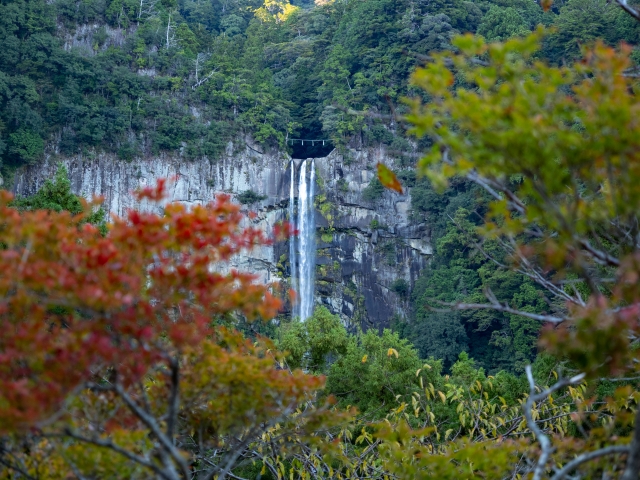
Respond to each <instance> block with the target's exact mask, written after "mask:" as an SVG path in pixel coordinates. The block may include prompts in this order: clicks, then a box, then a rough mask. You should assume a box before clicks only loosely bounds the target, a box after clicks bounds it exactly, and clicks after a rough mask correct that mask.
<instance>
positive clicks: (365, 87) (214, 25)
mask: <svg viewBox="0 0 640 480" xmlns="http://www.w3.org/2000/svg"><path fill="white" fill-rule="evenodd" d="M539 24H543V25H548V26H552V27H554V30H553V33H552V34H550V35H549V36H548V37H547V39H546V40H545V44H544V48H543V50H542V52H541V54H542V55H543V56H544V57H545V58H547V59H549V60H550V61H551V62H554V63H563V62H572V61H574V60H575V59H577V58H578V57H579V55H580V46H581V45H588V44H589V43H590V42H592V41H593V40H594V39H595V38H602V39H604V40H605V41H606V42H607V43H609V44H616V43H618V42H620V41H626V42H629V43H631V44H637V42H638V35H639V33H640V30H639V28H638V26H637V22H635V21H634V20H633V19H631V18H630V17H629V16H628V15H626V14H625V13H624V12H622V11H621V9H619V8H617V7H616V6H615V5H611V4H610V3H609V2H606V1H605V0H569V1H566V2H562V3H558V4H555V5H554V6H553V8H552V9H551V10H550V11H549V12H547V13H544V12H543V11H542V9H541V8H540V6H539V5H538V4H536V3H535V2H530V1H525V0H514V1H507V0H500V1H496V2H490V1H475V2H472V1H463V0H442V1H438V2H427V1H423V0H400V1H396V0H367V1H355V0H354V1H343V0H336V1H326V2H324V1H319V2H317V5H314V4H312V3H311V2H307V1H305V2H303V1H298V2H293V4H290V3H288V2H287V1H284V0H268V1H265V2H264V3H263V2H261V1H259V0H233V1H218V0H212V1H199V0H198V1H195V0H179V1H176V0H56V1H45V0H33V1H8V0H3V1H2V2H0V41H1V42H2V45H3V49H2V52H0V75H1V77H0V115H1V116H0V121H1V122H2V123H0V132H1V133H2V142H1V143H0V158H1V159H2V171H3V172H4V174H5V175H7V174H8V173H9V172H10V170H11V169H13V168H15V167H17V166H20V165H24V164H29V163H33V162H36V161H37V160H39V159H40V158H42V155H43V150H44V148H45V145H56V147H57V148H58V151H59V152H60V153H61V154H63V155H72V154H77V153H89V152H96V151H101V150H105V151H109V152H114V153H116V154H117V155H118V157H119V158H121V159H124V160H131V159H133V158H135V157H138V156H141V155H147V154H157V153H158V152H160V151H173V152H179V153H180V155H182V156H184V157H185V158H187V159H202V158H208V159H209V160H210V161H215V159H216V158H218V157H219V155H220V154H221V152H222V151H223V150H224V148H225V146H226V143H227V141H228V140H229V139H231V138H235V134H236V133H237V132H244V133H247V134H249V135H251V137H252V138H253V139H255V141H257V142H259V143H261V144H263V145H264V147H265V148H279V149H285V148H287V145H286V139H287V138H289V137H295V138H312V139H332V141H333V145H337V146H343V145H346V144H349V143H352V144H353V143H354V142H355V144H360V145H361V144H365V145H379V144H385V145H387V146H389V149H390V150H392V151H395V152H397V154H401V153H407V152H409V151H411V150H412V148H411V145H410V144H409V143H408V142H407V141H406V139H405V135H404V129H403V127H402V125H401V124H398V123H397V122H396V121H394V120H393V119H384V118H380V116H379V115H367V114H366V113H367V112H368V113H369V114H389V113H391V109H394V108H395V109H396V111H397V113H402V112H403V111H405V110H404V109H403V107H402V106H401V98H402V97H403V96H405V95H409V96H412V95H415V94H417V93H418V91H417V90H415V89H412V88H411V87H409V86H408V81H407V79H408V76H409V74H410V73H411V72H412V71H413V70H414V68H415V66H416V65H417V64H420V63H421V62H422V61H421V60H420V59H421V58H422V57H420V56H421V55H422V56H424V55H428V54H429V52H432V51H437V50H443V49H450V48H451V45H450V39H451V38H452V36H453V35H455V34H457V33H466V32H472V33H478V34H480V35H483V36H484V37H485V38H487V40H490V41H495V40H505V39H507V38H509V37H511V36H514V35H522V34H525V33H527V32H529V31H531V30H532V29H534V28H535V27H536V26H537V25H539ZM634 55H635V54H634ZM301 147H302V146H301V145H299V144H298V145H294V146H293V149H294V155H295V154H296V151H297V153H299V154H302V153H304V155H305V156H314V155H315V156H317V155H319V154H321V153H327V152H328V150H327V148H331V147H329V146H328V145H326V146H325V149H324V150H322V147H321V146H316V147H315V150H314V149H313V148H311V149H305V150H304V152H302V151H301V150H299V149H301ZM289 148H291V147H289Z"/></svg>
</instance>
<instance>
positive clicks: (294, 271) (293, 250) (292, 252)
mask: <svg viewBox="0 0 640 480" xmlns="http://www.w3.org/2000/svg"><path fill="white" fill-rule="evenodd" d="M295 172H296V164H295V162H294V161H293V160H291V186H290V187H289V223H290V224H291V226H292V227H293V228H294V229H295V227H296V205H295V192H296V180H295V179H296V173H295ZM297 243H298V242H297V237H296V236H295V235H292V236H291V238H290V239H289V263H290V264H291V288H292V289H293V290H294V291H296V292H297V291H298V255H297ZM294 311H295V310H294Z"/></svg>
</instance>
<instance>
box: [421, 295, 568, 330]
mask: <svg viewBox="0 0 640 480" xmlns="http://www.w3.org/2000/svg"><path fill="white" fill-rule="evenodd" d="M485 294H486V295H487V298H488V299H489V301H490V302H491V303H461V302H458V303H454V302H440V301H438V303H439V304H440V305H445V306H448V307H451V308H450V309H447V310H444V309H437V308H431V310H432V311H435V312H438V311H440V312H444V311H449V310H494V311H497V312H503V313H510V314H512V315H519V316H521V317H525V318H531V319H533V320H539V321H541V322H551V323H556V324H558V323H562V322H564V321H565V320H566V319H564V318H561V317H554V316H552V315H541V314H538V313H531V312H524V311H522V310H517V309H515V308H511V307H510V306H509V305H507V304H506V303H505V304H502V303H500V302H499V301H498V300H497V298H496V297H495V295H493V292H491V290H486V291H485Z"/></svg>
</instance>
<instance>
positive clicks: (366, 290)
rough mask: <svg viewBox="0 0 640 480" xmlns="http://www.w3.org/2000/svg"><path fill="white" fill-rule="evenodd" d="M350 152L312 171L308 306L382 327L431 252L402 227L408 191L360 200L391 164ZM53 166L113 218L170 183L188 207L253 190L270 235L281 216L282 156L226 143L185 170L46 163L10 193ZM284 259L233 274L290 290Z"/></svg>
mask: <svg viewBox="0 0 640 480" xmlns="http://www.w3.org/2000/svg"><path fill="white" fill-rule="evenodd" d="M350 153H351V155H349V157H348V159H347V160H346V161H345V158H344V157H343V156H342V155H340V154H338V153H337V152H336V151H334V152H333V153H331V154H330V155H329V156H327V157H324V158H318V159H316V162H315V164H316V172H317V175H316V178H317V188H316V191H317V196H316V212H317V213H316V229H317V249H318V250H317V256H316V303H317V304H325V305H326V306H327V307H328V308H329V309H330V310H331V311H332V312H334V313H338V314H340V315H341V317H342V318H343V320H344V322H345V323H346V324H350V325H356V324H358V325H361V326H362V327H363V328H369V327H376V328H383V327H386V326H388V325H389V322H390V321H391V319H392V318H393V316H394V315H399V316H402V317H404V316H406V315H407V308H408V300H407V297H406V296H402V295H398V294H397V293H396V292H395V291H394V290H393V285H394V283H396V284H397V281H398V279H404V280H405V281H406V282H407V285H410V286H413V284H414V282H415V280H416V279H417V277H418V275H419V273H420V271H421V270H422V269H423V268H424V267H425V265H426V262H427V261H428V258H429V256H430V255H431V253H432V249H431V245H430V243H429V232H428V231H426V230H425V228H424V226H421V225H415V224H413V223H412V222H411V221H410V217H409V209H410V203H411V199H410V192H405V195H398V194H396V193H393V192H389V191H385V192H384V194H383V196H382V198H381V199H379V200H377V201H375V202H367V201H365V200H364V199H363V195H362V192H363V190H364V189H365V188H366V187H367V185H369V182H370V181H371V179H373V178H374V176H375V174H376V169H375V165H376V163H377V162H378V161H383V162H385V163H386V164H387V165H389V166H391V167H393V160H392V159H390V158H387V157H386V155H385V153H384V152H383V151H380V150H363V151H360V152H350ZM59 161H61V162H62V163H64V164H65V165H66V166H67V168H68V170H69V176H70V179H71V183H72V188H73V191H74V192H75V193H77V194H79V195H82V196H84V197H86V198H90V197H92V196H93V195H100V196H103V197H104V202H105V203H104V205H105V208H106V209H108V210H109V211H110V212H112V213H114V214H116V215H120V216H121V215H124V214H125V212H126V210H127V209H129V208H143V209H146V208H150V206H149V205H144V204H142V205H140V204H136V202H135V200H134V198H133V196H132V195H131V191H132V190H134V189H136V188H139V187H142V186H145V185H151V184H154V183H155V179H156V178H161V177H174V178H175V182H173V183H172V184H171V185H170V188H169V194H170V199H169V200H170V201H179V202H183V203H186V204H196V203H203V202H207V201H209V200H211V199H212V198H213V197H214V195H215V194H216V193H219V192H225V193H229V194H231V195H237V194H239V193H242V192H245V191H247V190H253V191H254V192H256V193H259V194H261V195H264V196H266V197H267V198H266V199H265V200H263V201H260V202H257V203H256V204H254V205H251V206H249V207H247V210H249V209H251V210H253V211H255V212H256V213H257V217H256V218H255V219H254V220H251V222H252V223H254V224H256V225H259V226H260V227H261V228H264V229H265V230H270V229H271V228H273V226H274V225H275V224H276V223H277V222H279V221H282V220H286V217H287V206H288V202H289V183H290V170H289V169H290V159H289V157H288V156H287V155H285V154H281V153H271V154H268V153H260V152H259V151H258V150H257V149H254V148H251V147H250V146H247V147H245V148H244V149H243V150H241V151H234V149H233V146H232V145H231V144H230V145H229V147H228V149H227V152H226V154H225V155H224V157H223V158H221V159H219V160H217V161H215V162H209V161H207V160H203V161H197V162H188V161H185V160H184V159H182V158H180V157H179V156H168V155H160V156H157V157H153V158H148V159H142V160H137V161H134V162H131V163H127V162H123V161H120V160H118V159H116V158H114V157H113V156H112V155H106V154H95V155H93V156H91V157H89V158H88V157H86V156H75V157H69V158H60V157H58V156H55V155H47V158H46V160H45V161H44V163H42V164H40V165H36V166H32V167H29V168H27V169H25V170H23V171H21V172H19V173H18V174H17V175H16V177H15V179H14V186H13V191H14V192H15V193H16V194H18V195H29V194H32V193H34V192H35V191H37V189H38V188H39V187H40V186H41V185H42V183H43V182H44V180H45V179H46V178H49V177H51V176H53V174H54V173H55V170H56V165H57V162H59ZM300 161H301V160H296V162H300ZM156 208H157V207H156ZM374 220H375V221H374ZM247 221H249V220H247ZM288 252H289V249H288V245H287V244H286V243H280V244H276V245H274V246H272V247H262V248H260V249H257V250H254V251H252V252H250V253H248V254H247V255H243V256H239V257H238V258H236V259H234V261H233V262H232V265H231V266H232V267H235V268H239V269H242V270H248V271H252V272H254V273H256V274H257V275H258V277H259V279H260V280H261V281H279V282H283V283H285V284H288V268H289V263H288Z"/></svg>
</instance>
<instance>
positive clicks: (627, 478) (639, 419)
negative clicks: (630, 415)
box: [621, 408, 640, 480]
mask: <svg viewBox="0 0 640 480" xmlns="http://www.w3.org/2000/svg"><path fill="white" fill-rule="evenodd" d="M639 473H640V408H638V410H637V411H636V418H635V425H634V428H633V438H632V439H631V445H630V446H629V457H628V458H627V466H626V467H625V469H624V473H623V474H622V477H621V480H638V474H639Z"/></svg>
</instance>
